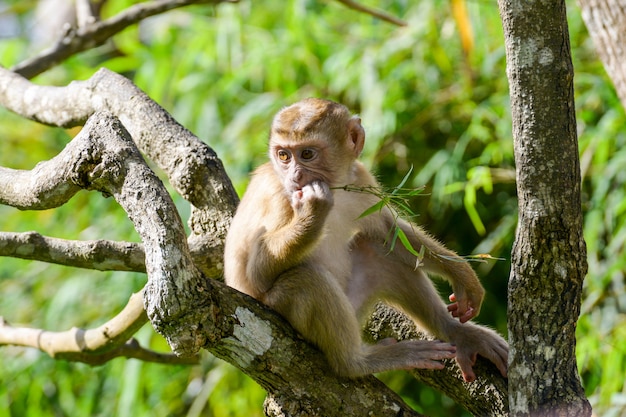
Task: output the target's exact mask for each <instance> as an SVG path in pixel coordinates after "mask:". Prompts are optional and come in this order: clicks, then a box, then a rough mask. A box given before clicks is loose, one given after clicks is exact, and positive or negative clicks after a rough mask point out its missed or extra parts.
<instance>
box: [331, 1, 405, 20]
mask: <svg viewBox="0 0 626 417" xmlns="http://www.w3.org/2000/svg"><path fill="white" fill-rule="evenodd" d="M337 1H338V2H339V3H342V4H343V5H344V6H346V7H348V8H350V9H353V10H356V11H359V12H361V13H365V14H369V15H371V16H374V17H375V18H377V19H380V20H384V21H385V22H388V23H393V24H394V25H398V26H406V25H407V23H406V22H405V21H404V20H401V19H398V18H397V17H395V16H392V15H390V14H388V13H385V12H383V11H381V10H377V9H374V8H371V7H367V6H364V5H362V4H361V3H358V2H356V1H354V0H337Z"/></svg>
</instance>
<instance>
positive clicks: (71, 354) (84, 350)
mask: <svg viewBox="0 0 626 417" xmlns="http://www.w3.org/2000/svg"><path fill="white" fill-rule="evenodd" d="M147 321H148V318H147V316H146V314H145V311H144V309H143V304H142V294H141V293H137V294H133V295H132V296H131V297H130V299H129V300H128V303H127V304H126V307H124V309H123V310H122V311H121V312H120V313H119V314H118V315H117V316H115V317H113V318H112V319H111V320H109V321H108V322H106V323H105V324H103V325H102V326H100V327H97V328H95V329H87V330H85V329H79V328H76V327H75V328H72V329H70V330H67V331H64V332H49V331H45V330H40V329H31V328H25V327H13V326H11V325H9V324H8V323H7V322H6V321H5V320H4V319H3V318H1V317H0V345H16V346H28V347H34V348H37V349H40V350H42V351H44V352H46V353H47V354H48V355H50V356H51V357H53V358H59V359H67V360H78V361H81V362H85V363H89V364H94V365H95V364H101V363H104V362H106V361H107V360H110V359H112V358H114V357H118V356H125V357H134V358H142V359H143V358H146V359H152V360H153V361H156V360H157V359H158V358H159V356H163V355H161V354H157V353H155V352H149V351H147V350H146V349H143V348H142V347H141V346H139V344H138V343H137V342H136V341H134V342H132V341H131V342H129V339H130V338H131V336H132V335H133V334H135V333H136V332H137V330H139V329H140V328H141V327H142V326H143V325H144V324H145V323H146V322H147ZM168 356H171V355H165V356H164V357H163V358H162V359H163V360H167V361H171V360H172V359H171V358H168Z"/></svg>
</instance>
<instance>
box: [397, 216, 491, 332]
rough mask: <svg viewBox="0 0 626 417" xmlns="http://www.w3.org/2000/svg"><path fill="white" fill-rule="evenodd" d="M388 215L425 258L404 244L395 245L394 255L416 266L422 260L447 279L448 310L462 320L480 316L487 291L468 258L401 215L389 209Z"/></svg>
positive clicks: (427, 269) (431, 269)
mask: <svg viewBox="0 0 626 417" xmlns="http://www.w3.org/2000/svg"><path fill="white" fill-rule="evenodd" d="M385 216H386V223H387V224H390V223H391V227H396V226H397V227H400V228H401V229H402V231H403V232H404V234H405V235H406V236H407V238H408V239H409V242H410V243H411V246H412V247H413V249H415V250H416V251H417V252H419V253H421V254H423V257H422V259H417V258H416V257H415V255H413V254H411V253H410V252H409V251H408V250H406V249H405V248H404V247H401V246H402V245H399V244H396V248H395V249H394V254H395V256H398V257H399V258H400V259H401V260H402V261H403V262H404V263H407V264H412V265H413V266H414V267H416V266H417V265H418V262H421V264H422V266H423V269H424V270H425V271H427V272H430V273H433V274H436V275H439V276H441V277H443V278H445V279H447V280H448V281H449V282H450V283H451V284H452V289H453V291H454V294H453V295H452V296H451V297H452V298H451V299H450V301H452V302H453V304H452V305H451V306H450V307H449V311H450V312H451V313H452V315H453V316H455V317H458V318H459V320H460V321H461V322H463V323H464V322H466V321H468V320H470V319H471V318H473V317H475V316H477V315H478V313H479V312H480V306H481V304H482V301H483V297H484V295H485V290H484V289H483V287H482V285H481V284H480V281H479V280H478V277H477V276H476V273H475V272H474V270H473V269H472V267H471V266H470V265H469V264H468V263H467V261H465V260H464V259H462V258H461V257H459V256H458V255H457V254H456V253H455V252H453V251H451V250H449V249H447V248H446V247H444V246H443V245H442V244H441V243H439V242H437V241H436V240H435V239H434V238H432V237H431V236H429V235H428V233H426V232H425V231H424V230H422V229H421V228H420V227H419V226H417V225H415V224H412V223H409V222H407V221H405V220H403V219H400V218H396V219H395V220H394V217H393V214H392V213H391V212H387V213H386V214H385Z"/></svg>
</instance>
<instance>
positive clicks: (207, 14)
mask: <svg viewBox="0 0 626 417" xmlns="http://www.w3.org/2000/svg"><path fill="white" fill-rule="evenodd" d="M131 3H133V2H131V1H128V0H112V1H109V2H108V3H107V6H106V8H105V10H104V14H105V16H110V15H112V14H114V13H116V12H117V11H119V10H122V9H123V8H125V7H126V6H128V5H130V4H131ZM364 3H366V4H370V5H373V6H378V7H380V8H382V9H385V10H387V11H388V12H390V13H392V14H395V15H398V16H401V17H402V18H404V19H405V20H407V21H408V22H409V26H408V27H406V28H397V27H394V26H392V25H390V24H388V23H384V22H381V21H379V20H377V19H374V18H372V17H371V16H368V15H364V14H360V13H357V12H355V11H351V10H348V9H346V8H344V7H343V6H342V5H340V4H339V3H337V2H333V1H328V2H322V1H313V0H288V1H283V2H273V1H256V2H249V1H242V2H241V3H239V4H224V5H220V6H218V7H209V6H194V7H189V8H186V9H181V10H178V11H174V12H170V13H168V14H165V15H162V16H159V17H156V18H152V19H149V20H147V21H145V22H143V23H142V24H141V25H140V26H139V27H134V28H131V29H128V30H126V31H124V32H123V33H121V34H119V35H117V36H116V37H115V38H114V40H113V41H112V42H110V43H108V44H107V45H106V46H103V47H101V48H98V49H96V50H93V51H89V52H86V53H84V54H81V55H79V56H76V57H73V58H71V59H70V60H68V62H66V63H64V64H63V65H61V66H59V67H57V68H55V69H53V70H51V71H48V72H46V73H45V74H43V75H42V76H40V77H38V78H37V79H36V80H35V81H36V82H39V83H42V84H57V85H65V84H67V83H68V82H70V81H71V80H72V79H85V78H88V77H90V76H91V75H92V74H93V73H94V72H95V71H96V69H97V68H99V67H100V66H106V67H108V68H110V69H112V70H114V71H118V72H121V73H123V74H125V75H127V76H129V77H131V78H132V79H133V80H134V81H135V82H136V83H137V84H138V85H139V86H140V87H141V88H142V89H144V90H145V91H146V92H147V93H148V94H149V95H150V96H151V97H152V98H153V99H155V100H156V101H157V102H159V103H160V104H161V105H163V106H164V107H165V108H166V109H168V110H169V111H170V112H171V113H172V114H173V115H174V117H175V118H176V119H177V120H178V121H179V122H181V123H182V124H183V125H185V126H186V127H187V128H189V129H190V130H192V131H193V132H194V133H195V134H197V135H198V136H199V137H200V138H201V139H202V140H204V141H206V142H207V143H208V144H209V145H210V146H212V147H213V148H214V149H215V150H216V151H217V152H218V154H219V155H220V157H221V158H222V160H223V161H224V164H225V166H226V168H227V170H228V173H229V174H230V176H231V178H232V180H233V182H234V183H235V184H236V186H237V189H238V190H239V192H240V193H241V192H243V190H244V189H245V186H246V183H247V174H248V173H249V171H250V170H251V169H253V168H254V167H255V166H256V165H258V164H260V163H261V162H262V161H264V159H265V158H266V156H265V152H266V151H265V148H266V142H267V131H268V127H269V122H270V119H271V117H272V115H273V114H274V113H275V112H276V111H277V110H278V109H279V108H281V107H282V106H284V105H286V104H289V103H291V102H294V101H296V100H299V99H301V98H304V97H308V96H321V97H326V98H330V99H334V100H337V101H340V102H343V103H345V104H346V105H347V106H349V107H350V108H351V109H353V110H354V111H355V112H357V113H359V114H360V115H361V117H362V119H363V124H364V126H365V128H366V131H367V145H366V149H365V153H364V160H365V161H366V162H367V163H368V165H370V166H371V167H372V169H374V170H375V171H376V172H377V173H378V174H379V176H380V178H381V181H382V182H383V183H384V184H386V185H389V186H393V185H395V184H397V183H398V182H399V181H400V180H401V179H402V178H403V177H404V175H405V174H406V173H407V172H408V171H409V169H410V167H411V166H413V167H414V171H413V174H412V176H411V179H410V182H411V185H412V186H414V187H420V186H423V185H425V186H426V190H427V192H426V193H424V194H422V195H421V196H420V197H417V198H416V199H415V201H413V204H414V208H415V210H416V212H418V213H419V214H420V216H419V218H418V219H417V221H418V223H420V224H422V225H424V226H425V227H426V228H427V229H429V230H430V231H431V232H432V233H433V234H435V235H436V236H438V237H439V238H440V239H441V240H443V241H444V242H446V243H447V244H448V246H450V247H452V248H454V249H455V250H457V251H458V252H459V253H461V254H476V253H489V254H491V255H492V256H494V257H500V258H505V259H507V260H506V261H501V262H491V263H485V264H476V268H477V270H478V272H479V274H480V275H481V277H482V280H483V282H484V284H485V286H486V288H487V290H488V295H487V299H486V304H485V307H484V308H483V312H482V313H481V317H480V321H482V322H483V323H487V324H490V325H491V326H494V327H495V328H497V329H498V330H499V331H500V332H502V333H505V332H506V285H507V279H508V273H509V266H510V265H509V261H508V259H509V257H510V249H511V245H512V242H513V238H514V232H515V226H516V221H517V213H516V209H517V202H516V196H515V185H514V182H513V177H512V175H513V173H514V171H513V170H514V162H513V155H512V137H511V121H510V115H509V99H508V86H507V81H506V73H505V56H504V46H503V45H504V41H503V36H502V30H501V23H500V20H499V16H498V10H497V5H496V2H492V1H484V0H468V1H466V2H465V5H466V6H467V8H468V11H469V15H468V18H469V22H471V25H472V27H473V34H474V48H473V49H471V50H469V51H465V52H464V50H463V48H462V46H461V45H462V44H461V35H460V34H459V30H458V28H459V24H460V23H462V20H455V19H454V18H453V17H452V13H451V3H450V2H449V1H442V0H422V1H419V2H409V1H406V0H380V1H376V2H374V1H364ZM2 5H4V6H2ZM34 6H35V2H34V1H32V0H30V1H19V2H18V1H8V2H3V3H0V7H5V8H4V9H2V8H0V18H5V19H9V18H10V19H11V21H12V23H15V24H16V26H17V27H18V28H19V31H18V33H16V34H15V35H14V36H10V37H5V38H2V39H0V64H1V65H4V66H7V67H10V66H11V65H13V64H15V63H17V62H20V61H21V60H22V59H25V58H26V57H29V56H32V54H34V53H35V52H36V51H35V50H33V47H32V44H31V42H30V40H29V37H30V34H31V32H32V29H33V26H34V25H35V24H36V22H35V21H34V20H33V17H32V8H33V7H34ZM569 18H570V31H571V39H572V48H573V58H574V66H575V71H576V78H575V88H576V105H577V115H578V131H579V135H580V152H581V165H582V171H583V178H584V193H583V198H584V202H583V203H584V210H585V237H586V239H587V246H588V251H589V266H590V268H589V275H588V277H587V280H586V287H585V297H584V300H583V312H582V317H581V320H580V323H579V327H578V349H577V352H578V359H579V366H580V372H581V375H582V378H583V381H584V385H585V389H586V391H587V394H588V395H589V396H590V398H591V400H592V403H593V405H594V407H595V410H596V413H597V414H598V415H603V416H618V415H625V413H626V393H625V390H626V387H625V385H624V377H623V376H624V375H625V374H626V359H625V358H626V330H625V329H626V326H625V324H626V323H624V321H625V317H626V316H625V312H626V290H625V287H624V286H625V282H624V272H625V270H626V257H625V256H624V254H623V251H624V245H625V241H626V225H625V223H626V170H624V168H623V167H624V166H626V146H624V145H626V132H625V129H624V126H626V118H625V116H624V111H623V109H622V107H621V105H620V103H619V101H618V99H617V98H616V95H615V92H614V90H613V88H612V86H611V84H610V82H609V81H608V79H607V77H606V75H605V73H604V71H603V69H602V66H601V64H600V63H599V61H598V59H597V57H596V55H595V53H594V48H593V45H592V44H591V42H590V40H589V38H588V35H587V33H586V30H585V28H584V25H583V23H582V21H581V18H580V13H579V10H578V9H577V7H576V6H575V4H574V3H573V2H572V4H570V5H569ZM75 133H76V130H73V131H63V130H60V129H52V128H48V127H44V126H41V125H38V124H36V123H33V122H28V121H25V120H23V119H20V118H19V117H17V116H15V115H12V114H10V113H8V112H6V111H5V110H0V165H2V166H7V167H11V168H20V169H30V168H32V167H33V166H34V165H35V164H36V163H37V162H38V161H41V160H45V159H49V158H51V157H52V156H54V155H55V154H56V153H57V152H59V151H60V150H61V149H62V148H63V147H64V145H65V144H66V143H67V142H68V141H69V140H70V138H71V137H72V135H74V134H75ZM177 202H178V203H179V206H180V207H181V210H182V211H183V213H182V214H183V216H184V215H185V208H184V204H183V203H182V202H181V201H180V199H178V200H177ZM0 230H2V231H27V230H37V231H39V232H41V233H44V234H47V235H51V236H57V237H64V238H73V239H100V238H106V239H118V240H122V239H125V240H137V239H138V238H137V236H136V234H135V232H134V231H133V229H132V226H131V224H130V222H129V221H128V219H127V218H126V216H125V214H124V212H123V211H122V210H121V209H120V208H119V207H117V205H116V204H115V202H114V201H112V200H106V199H103V198H102V197H101V196H100V195H97V194H88V193H81V194H79V195H77V196H76V197H75V198H74V199H73V200H72V201H71V202H70V203H69V204H68V205H66V206H64V207H62V208H60V209H56V210H48V211H41V212H19V211H18V210H15V209H12V208H9V207H4V206H0ZM144 282H145V276H143V275H141V274H128V273H102V272H92V271H85V270H72V269H68V268H62V267H59V266H51V265H45V264H41V263H36V262H26V261H20V260H15V259H8V258H3V259H0V315H2V316H4V317H5V319H6V320H8V321H9V322H10V323H12V324H14V325H28V326H34V327H42V328H45V329H49V330H65V329H68V328H70V327H72V326H81V327H88V326H95V325H98V324H101V323H102V322H104V321H105V320H106V319H107V318H109V317H111V316H112V315H113V314H115V313H116V312H117V311H119V309H121V307H122V306H123V305H124V304H125V302H126V301H127V299H128V297H129V296H130V294H131V293H132V292H135V291H138V290H139V289H140V288H141V287H142V285H143V284H144ZM442 292H443V293H447V292H448V290H447V289H446V288H445V287H442ZM138 338H139V339H140V340H141V341H142V343H144V344H146V345H150V346H152V347H153V348H155V349H159V350H167V346H166V345H165V343H164V342H163V340H162V339H161V338H160V337H158V336H156V335H155V334H154V332H153V331H152V329H151V328H150V327H149V326H145V327H144V328H143V329H142V330H141V331H140V333H139V334H138ZM0 370H1V371H0V415H7V416H20V417H22V416H25V417H28V416H37V417H40V416H110V415H116V416H126V415H128V416H131V415H132V416H185V415H187V416H255V415H262V402H263V398H264V393H263V392H262V391H261V390H260V388H258V387H257V386H256V385H255V384H254V382H252V381H251V380H249V379H248V378H247V377H245V376H244V375H242V374H241V373H240V372H238V371H236V370H235V369H234V368H232V367H231V366H230V365H228V364H225V363H222V362H220V361H218V360H216V359H214V358H212V357H210V355H208V354H205V355H204V356H203V358H202V363H201V365H199V366H195V367H183V366H167V365H156V364H146V363H140V362H137V361H133V360H128V361H127V360H123V359H118V360H114V361H112V362H110V363H108V364H105V365H103V366H99V367H93V368H92V367H89V366H86V365H83V364H77V363H67V362H63V361H55V360H54V359H51V358H49V357H47V356H46V355H44V354H42V353H40V352H38V351H36V350H33V349H21V348H14V347H2V348H0ZM381 378H383V379H384V380H385V381H386V382H387V383H388V384H389V385H390V386H392V387H393V388H394V389H396V390H397V391H398V392H400V393H401V394H402V395H403V396H404V398H405V399H406V401H408V402H409V403H410V404H412V405H414V406H415V407H416V408H417V409H418V410H420V411H423V412H425V413H427V414H428V415H432V416H449V415H462V413H463V411H462V410H460V409H459V408H458V407H457V406H455V405H454V404H453V403H452V402H451V401H450V400H449V399H447V398H445V397H442V396H441V395H439V394H438V393H436V392H434V391H432V390H430V389H429V388H426V387H422V386H419V385H418V384H416V383H415V382H413V381H411V380H410V378H407V377H406V374H404V373H401V372H398V373H388V374H385V375H381Z"/></svg>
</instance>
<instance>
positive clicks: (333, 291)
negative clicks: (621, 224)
mask: <svg viewBox="0 0 626 417" xmlns="http://www.w3.org/2000/svg"><path fill="white" fill-rule="evenodd" d="M262 301H263V302H265V303H266V304H267V305H269V306H270V307H272V308H273V309H275V310H276V311H278V312H279V313H280V314H282V315H283V316H284V317H285V318H286V319H287V320H288V321H289V322H290V323H291V325H292V326H293V327H294V328H295V329H296V330H298V331H299V332H300V333H301V334H302V335H303V336H304V337H305V338H306V339H307V340H309V341H311V342H313V343H314V344H315V345H317V346H318V347H319V348H320V349H321V350H322V351H323V352H324V354H325V355H326V358H327V360H328V362H329V363H330V364H331V366H332V367H333V369H334V370H335V371H336V372H337V373H338V374H340V375H344V376H351V377H357V376H362V375H367V374H370V373H376V372H382V371H386V370H391V369H412V368H429V369H441V368H443V364H442V363H441V362H438V360H440V359H445V358H452V357H454V352H455V348H454V347H453V346H451V345H449V344H447V343H441V342H431V341H415V340H411V341H404V342H400V343H392V344H389V343H384V344H379V345H374V346H366V345H363V343H362V341H361V328H360V325H359V322H358V320H357V317H356V314H355V311H354V309H353V308H352V305H351V304H350V301H349V300H348V297H347V296H346V295H345V294H344V292H343V290H342V288H341V287H340V286H339V284H338V283H337V281H336V280H335V279H334V277H332V276H331V274H329V273H328V272H327V271H325V270H320V269H316V268H315V266H313V265H302V266H299V267H296V268H293V269H291V270H289V271H287V272H285V273H284V274H282V275H281V276H280V277H279V278H278V279H277V280H276V283H275V284H274V286H273V287H272V288H271V289H270V291H268V292H267V293H266V295H265V297H263V299H262Z"/></svg>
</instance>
